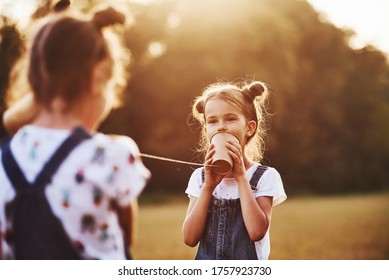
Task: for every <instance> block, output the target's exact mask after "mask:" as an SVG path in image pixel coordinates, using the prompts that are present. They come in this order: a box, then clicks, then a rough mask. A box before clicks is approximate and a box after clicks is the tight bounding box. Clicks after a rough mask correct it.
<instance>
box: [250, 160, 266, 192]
mask: <svg viewBox="0 0 389 280" xmlns="http://www.w3.org/2000/svg"><path fill="white" fill-rule="evenodd" d="M266 170H267V166H263V165H258V167H257V169H256V170H255V171H254V174H253V176H252V177H251V180H250V186H251V189H252V190H253V191H256V190H257V189H258V187H257V185H258V182H259V179H261V177H262V175H263V173H265V171H266Z"/></svg>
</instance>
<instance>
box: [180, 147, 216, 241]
mask: <svg viewBox="0 0 389 280" xmlns="http://www.w3.org/2000/svg"><path fill="white" fill-rule="evenodd" d="M214 153H215V149H214V146H213V145H210V147H209V148H208V152H207V155H206V156H205V182H204V184H203V186H202V187H201V190H200V195H199V197H198V198H196V197H192V196H191V197H190V201H189V205H188V210H187V213H186V218H185V221H184V224H183V226H182V237H183V239H184V243H185V244H186V245H188V246H190V247H194V246H196V245H197V243H198V242H199V241H200V239H201V237H202V236H203V232H204V228H205V222H206V220H207V214H208V207H209V203H210V202H211V197H212V193H213V191H214V189H215V188H216V186H217V185H218V184H219V183H220V182H221V180H222V179H223V176H220V175H217V174H214V173H213V172H212V170H211V167H210V165H211V164H212V155H213V154H214Z"/></svg>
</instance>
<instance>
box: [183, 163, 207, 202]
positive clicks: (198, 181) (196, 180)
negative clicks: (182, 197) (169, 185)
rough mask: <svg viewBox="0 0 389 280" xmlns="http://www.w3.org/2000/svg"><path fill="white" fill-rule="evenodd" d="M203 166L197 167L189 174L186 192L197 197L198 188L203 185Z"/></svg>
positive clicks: (198, 193)
mask: <svg viewBox="0 0 389 280" xmlns="http://www.w3.org/2000/svg"><path fill="white" fill-rule="evenodd" d="M203 170H204V168H203V167H200V168H197V169H195V170H194V171H193V173H192V175H191V176H190V179H189V183H188V187H187V189H186V191H185V193H186V194H188V195H191V196H195V197H198V196H199V195H200V188H201V186H202V185H203V183H204V182H203Z"/></svg>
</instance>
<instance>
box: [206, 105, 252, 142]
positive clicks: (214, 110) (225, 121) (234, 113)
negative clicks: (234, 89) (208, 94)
mask: <svg viewBox="0 0 389 280" xmlns="http://www.w3.org/2000/svg"><path fill="white" fill-rule="evenodd" d="M204 116H205V129H206V132H207V138H208V139H211V137H212V136H213V135H214V134H215V133H216V132H223V131H226V132H230V133H232V134H234V135H235V136H237V137H238V138H239V141H240V143H241V144H242V147H244V146H245V145H246V140H247V137H249V136H251V135H252V134H253V133H254V130H255V121H247V120H246V118H245V117H244V115H243V114H242V112H241V111H240V110H239V109H238V108H237V107H235V106H234V105H232V104H231V103H229V102H227V101H224V100H222V99H220V98H212V99H210V100H208V101H207V103H206V104H205V110H204Z"/></svg>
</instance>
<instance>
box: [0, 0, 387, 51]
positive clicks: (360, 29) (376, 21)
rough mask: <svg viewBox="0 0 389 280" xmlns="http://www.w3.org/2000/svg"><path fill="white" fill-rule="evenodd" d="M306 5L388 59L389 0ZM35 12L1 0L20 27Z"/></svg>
mask: <svg viewBox="0 0 389 280" xmlns="http://www.w3.org/2000/svg"><path fill="white" fill-rule="evenodd" d="M137 1H145V2H149V1H150V0H137ZM307 1H308V2H309V3H311V5H312V6H313V7H314V8H315V9H316V10H318V11H319V12H321V13H322V14H323V16H324V17H326V18H327V19H328V20H329V21H331V22H332V23H334V24H335V25H336V26H337V27H340V28H343V27H345V28H348V29H352V30H354V31H355V32H356V36H355V37H354V38H352V41H351V42H350V45H351V46H353V47H355V48H361V47H363V46H364V45H366V44H371V45H373V46H375V47H376V48H378V49H380V50H382V51H383V52H385V53H386V55H387V57H388V58H389V0H307ZM12 7H18V8H17V9H12ZM34 9H35V1H30V0H29V1H26V0H0V11H1V13H2V14H6V15H8V16H10V17H12V18H17V19H18V20H19V21H20V25H21V26H25V25H27V24H28V18H29V15H31V13H32V12H33V11H34Z"/></svg>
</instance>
